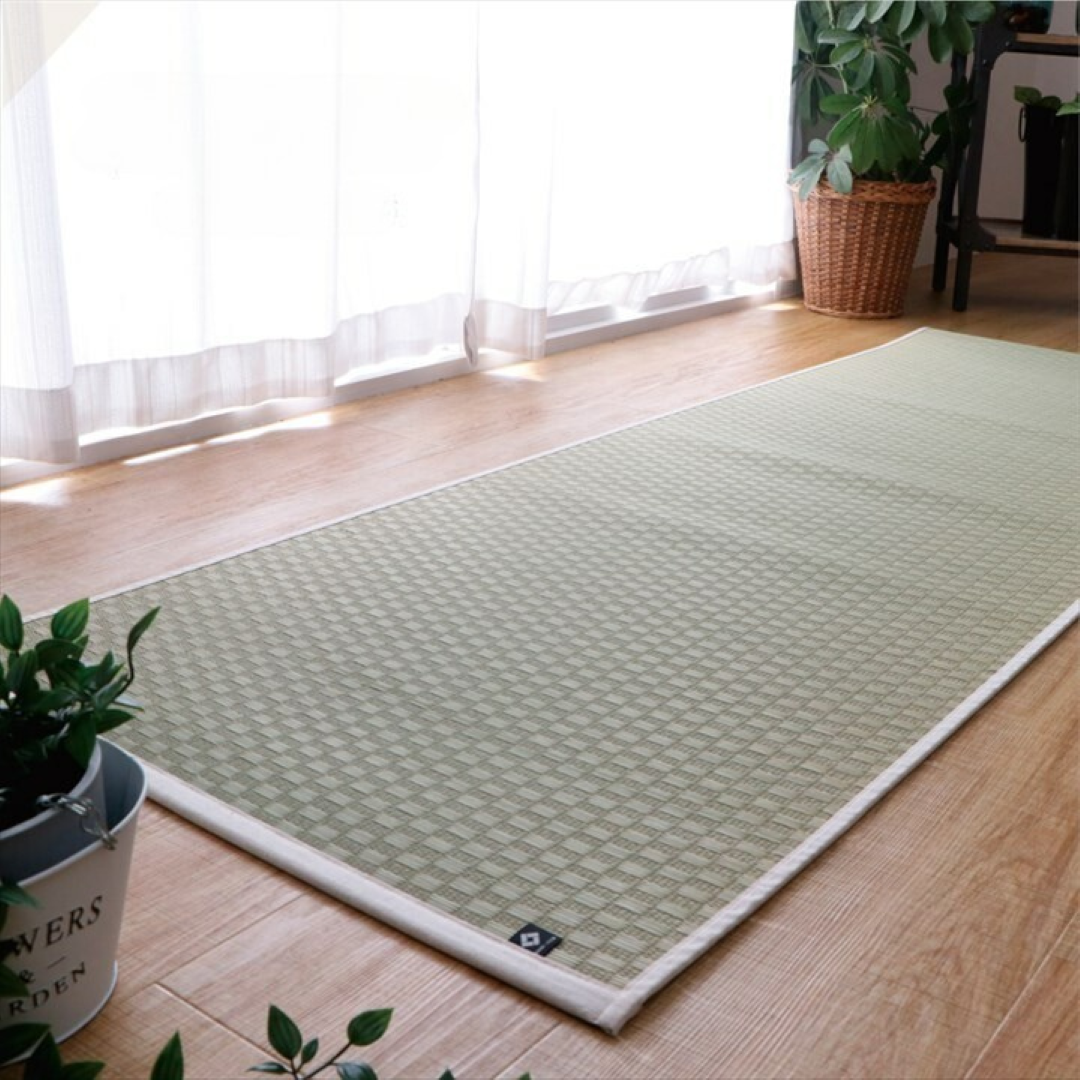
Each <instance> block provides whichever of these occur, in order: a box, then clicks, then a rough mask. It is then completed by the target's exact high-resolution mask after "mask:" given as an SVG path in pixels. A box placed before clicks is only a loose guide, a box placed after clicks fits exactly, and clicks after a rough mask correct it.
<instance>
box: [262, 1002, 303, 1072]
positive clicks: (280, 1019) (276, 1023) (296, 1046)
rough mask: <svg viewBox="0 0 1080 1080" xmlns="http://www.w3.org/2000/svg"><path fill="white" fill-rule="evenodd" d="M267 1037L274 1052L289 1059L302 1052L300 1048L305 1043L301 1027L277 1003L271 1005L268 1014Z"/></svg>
mask: <svg viewBox="0 0 1080 1080" xmlns="http://www.w3.org/2000/svg"><path fill="white" fill-rule="evenodd" d="M266 1037H267V1039H269V1040H270V1046H271V1048H272V1049H273V1051H274V1053H276V1054H280V1055H281V1056H282V1057H283V1058H288V1059H289V1061H292V1060H293V1059H294V1058H295V1057H296V1055H297V1054H299V1053H300V1048H301V1047H302V1046H303V1044H304V1040H303V1036H301V1034H300V1029H299V1028H298V1027H297V1026H296V1024H294V1023H293V1021H292V1020H291V1018H290V1017H289V1016H288V1015H287V1014H286V1013H284V1012H283V1011H282V1010H281V1009H279V1008H278V1007H277V1006H276V1005H271V1006H270V1009H269V1011H268V1012H267V1014H266Z"/></svg>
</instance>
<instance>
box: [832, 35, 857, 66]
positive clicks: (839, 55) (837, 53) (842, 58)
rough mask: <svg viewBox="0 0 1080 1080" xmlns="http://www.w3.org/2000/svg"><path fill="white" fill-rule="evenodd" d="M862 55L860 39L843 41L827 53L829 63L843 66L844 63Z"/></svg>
mask: <svg viewBox="0 0 1080 1080" xmlns="http://www.w3.org/2000/svg"><path fill="white" fill-rule="evenodd" d="M862 55H863V45H862V41H845V42H844V44H842V45H837V46H836V47H835V48H834V49H833V51H832V52H831V53H829V63H830V64H832V65H833V67H838V68H839V67H843V66H844V65H845V64H850V63H851V62H852V61H853V60H855V59H856V58H857V57H859V56H862Z"/></svg>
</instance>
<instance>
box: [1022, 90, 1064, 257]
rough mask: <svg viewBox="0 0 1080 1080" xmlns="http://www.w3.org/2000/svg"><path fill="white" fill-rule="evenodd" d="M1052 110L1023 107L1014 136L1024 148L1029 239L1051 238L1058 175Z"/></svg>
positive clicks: (1058, 130) (1058, 131) (1057, 123)
mask: <svg viewBox="0 0 1080 1080" xmlns="http://www.w3.org/2000/svg"><path fill="white" fill-rule="evenodd" d="M1065 119H1066V117H1057V116H1055V115H1054V111H1053V109H1046V108H1042V107H1041V106H1039V105H1024V106H1023V107H1022V108H1021V109H1020V123H1019V129H1018V134H1019V135H1020V141H1021V142H1022V143H1023V144H1024V220H1023V230H1024V232H1025V233H1027V234H1028V235H1029V236H1053V235H1054V218H1055V216H1056V215H1055V213H1054V210H1055V205H1056V203H1057V195H1058V179H1059V177H1060V173H1061V141H1062V135H1063V133H1064V132H1063V127H1064V125H1063V124H1062V121H1063V120H1065Z"/></svg>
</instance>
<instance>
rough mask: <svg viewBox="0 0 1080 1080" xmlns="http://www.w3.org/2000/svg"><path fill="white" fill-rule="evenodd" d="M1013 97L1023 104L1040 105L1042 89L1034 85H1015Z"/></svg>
mask: <svg viewBox="0 0 1080 1080" xmlns="http://www.w3.org/2000/svg"><path fill="white" fill-rule="evenodd" d="M1013 97H1014V98H1015V99H1016V100H1017V101H1019V102H1020V104H1021V105H1038V104H1039V102H1040V101H1042V91H1041V90H1036V89H1035V87H1034V86H1014V87H1013Z"/></svg>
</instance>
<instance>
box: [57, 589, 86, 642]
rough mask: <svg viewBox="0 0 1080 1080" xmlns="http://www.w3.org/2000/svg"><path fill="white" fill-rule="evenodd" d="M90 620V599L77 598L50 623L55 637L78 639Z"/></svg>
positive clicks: (62, 639)
mask: <svg viewBox="0 0 1080 1080" xmlns="http://www.w3.org/2000/svg"><path fill="white" fill-rule="evenodd" d="M89 621H90V601H89V600H86V599H83V600H76V601H75V602H74V603H73V604H68V605H67V607H63V608H61V609H60V610H59V611H58V612H57V613H56V614H55V615H54V616H53V617H52V622H51V623H50V624H49V630H50V632H51V633H52V636H53V637H54V638H58V639H59V640H60V641H76V640H77V639H78V638H79V637H80V635H81V634H82V632H83V631H84V630H85V629H86V624H87V623H88V622H89Z"/></svg>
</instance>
